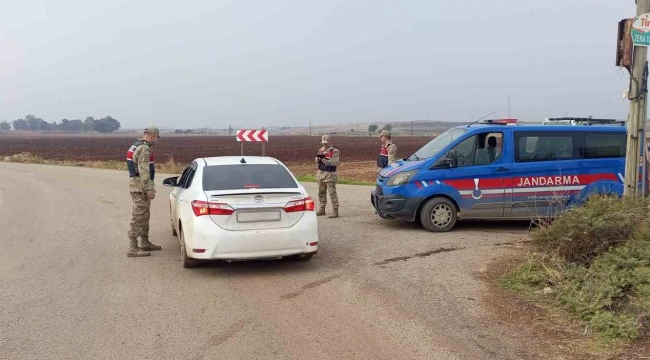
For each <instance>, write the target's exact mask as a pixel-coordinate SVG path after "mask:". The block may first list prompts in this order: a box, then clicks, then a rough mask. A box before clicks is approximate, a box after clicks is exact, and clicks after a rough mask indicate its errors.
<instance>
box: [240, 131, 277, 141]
mask: <svg viewBox="0 0 650 360" xmlns="http://www.w3.org/2000/svg"><path fill="white" fill-rule="evenodd" d="M237 141H239V142H268V141H269V133H268V131H266V130H237Z"/></svg>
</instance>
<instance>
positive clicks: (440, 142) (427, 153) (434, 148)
mask: <svg viewBox="0 0 650 360" xmlns="http://www.w3.org/2000/svg"><path fill="white" fill-rule="evenodd" d="M466 132H467V129H459V128H454V129H449V130H447V131H445V132H444V133H442V134H440V135H438V136H437V137H436V138H435V139H433V140H431V141H430V142H429V143H428V144H426V145H424V146H423V147H422V148H421V149H420V150H418V151H417V152H416V153H415V154H413V155H411V157H409V160H411V161H418V160H421V159H428V158H430V157H432V156H434V155H436V154H437V153H439V152H440V150H442V149H444V148H445V147H446V146H447V145H449V144H451V143H452V142H453V141H454V140H456V139H458V138H459V137H460V136H462V135H463V134H465V133H466Z"/></svg>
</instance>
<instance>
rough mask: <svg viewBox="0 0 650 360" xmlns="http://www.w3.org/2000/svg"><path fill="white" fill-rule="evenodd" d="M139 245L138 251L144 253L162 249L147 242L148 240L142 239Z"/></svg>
mask: <svg viewBox="0 0 650 360" xmlns="http://www.w3.org/2000/svg"><path fill="white" fill-rule="evenodd" d="M140 243H141V244H142V245H141V246H140V249H142V250H144V251H158V250H160V249H162V247H161V246H158V245H154V244H152V243H151V242H149V238H142V239H141V241H140Z"/></svg>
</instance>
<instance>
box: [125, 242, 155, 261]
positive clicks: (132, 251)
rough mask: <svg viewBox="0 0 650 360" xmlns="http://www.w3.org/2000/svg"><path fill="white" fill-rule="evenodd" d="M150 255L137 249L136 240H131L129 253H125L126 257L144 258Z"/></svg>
mask: <svg viewBox="0 0 650 360" xmlns="http://www.w3.org/2000/svg"><path fill="white" fill-rule="evenodd" d="M149 255H151V254H150V253H148V252H146V251H142V249H140V248H139V247H138V239H131V246H129V251H128V252H127V253H126V256H127V257H145V256H149Z"/></svg>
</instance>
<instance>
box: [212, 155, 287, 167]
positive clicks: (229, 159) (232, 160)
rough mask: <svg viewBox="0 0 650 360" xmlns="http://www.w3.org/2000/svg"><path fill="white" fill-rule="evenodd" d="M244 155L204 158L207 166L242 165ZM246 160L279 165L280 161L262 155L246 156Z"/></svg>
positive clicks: (251, 162)
mask: <svg viewBox="0 0 650 360" xmlns="http://www.w3.org/2000/svg"><path fill="white" fill-rule="evenodd" d="M241 159H242V157H241V156H216V157H207V158H203V159H202V160H205V164H206V165H207V166H216V165H240V164H241V163H242V162H241ZM243 159H244V161H246V164H253V165H279V164H280V162H279V161H278V160H276V159H274V158H272V157H267V156H265V157H262V156H244V157H243Z"/></svg>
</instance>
